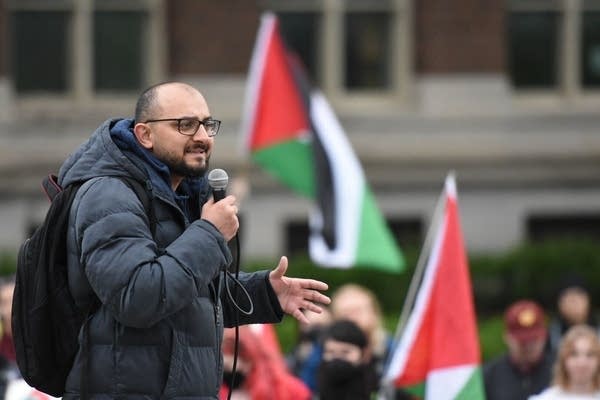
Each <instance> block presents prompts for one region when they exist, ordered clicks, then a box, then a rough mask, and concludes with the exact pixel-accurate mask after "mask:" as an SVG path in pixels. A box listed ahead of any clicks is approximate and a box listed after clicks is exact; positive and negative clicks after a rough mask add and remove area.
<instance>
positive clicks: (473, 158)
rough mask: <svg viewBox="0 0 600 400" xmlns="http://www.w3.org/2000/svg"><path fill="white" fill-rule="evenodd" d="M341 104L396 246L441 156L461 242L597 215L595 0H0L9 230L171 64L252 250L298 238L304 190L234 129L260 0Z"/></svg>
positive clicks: (537, 232)
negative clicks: (275, 173) (66, 162)
mask: <svg viewBox="0 0 600 400" xmlns="http://www.w3.org/2000/svg"><path fill="white" fill-rule="evenodd" d="M266 10H270V11H273V12H275V13H276V14H277V15H278V16H279V18H280V22H281V29H282V32H283V34H284V36H285V38H286V41H287V43H288V45H289V46H290V47H291V48H292V49H294V50H295V51H296V52H297V53H298V54H299V56H300V58H301V59H302V60H303V61H304V63H305V66H306V68H307V70H308V72H309V74H310V76H311V78H312V79H313V81H314V82H315V84H316V85H318V86H319V87H320V88H321V89H322V90H323V91H324V93H325V95H326V96H327V98H328V99H329V100H330V102H331V103H332V105H333V107H334V109H335V110H336V112H337V114H338V117H339V119H340V121H341V123H342V125H343V127H344V128H345V130H346V132H347V134H348V137H349V139H350V141H351V143H352V144H353V146H354V149H355V151H356V153H357V155H358V157H359V158H360V160H361V162H362V165H363V168H364V170H365V174H366V177H367V179H368V181H369V183H370V185H371V187H372V189H373V191H374V193H375V196H376V199H377V201H378V203H379V205H380V207H381V209H382V211H383V213H384V214H385V217H386V218H387V220H388V222H389V223H390V226H391V227H392V230H393V232H394V233H395V235H396V238H397V240H398V243H399V244H400V246H407V245H417V246H418V245H420V244H421V243H422V240H423V238H424V235H425V231H426V229H427V226H428V224H429V220H430V218H431V215H432V213H433V210H434V208H435V204H436V201H437V198H438V196H439V194H440V192H441V190H442V187H443V181H444V178H445V176H446V174H447V173H448V172H449V171H454V172H455V173H456V177H457V183H458V194H459V201H460V207H461V213H462V224H463V230H464V233H465V237H466V241H467V247H468V249H469V251H472V252H487V251H502V250H506V249H509V248H511V247H513V246H515V245H518V244H519V243H521V242H523V241H526V240H538V239H542V238H544V237H548V236H551V235H563V234H588V235H597V233H596V232H595V231H597V229H595V226H596V224H595V222H596V221H598V222H600V133H599V132H598V126H599V125H600V124H599V123H600V116H599V113H598V110H599V109H600V90H599V89H600V0H520V1H514V0H485V1H484V0H454V1H452V2H442V1H438V0H264V1H260V0H256V1H250V0H223V1H218V2H211V1H198V0H118V1H117V0H77V1H76V0H0V220H1V221H2V224H1V225H0V248H2V249H7V250H9V251H10V250H14V249H16V247H17V246H18V244H19V243H20V242H21V241H22V240H23V239H24V238H25V237H26V236H27V234H28V232H30V231H31V229H32V227H33V226H35V225H36V224H37V223H39V222H40V220H41V218H42V217H43V215H44V213H45V210H46V209H47V202H46V200H45V199H44V198H43V197H42V196H41V192H40V190H39V182H40V180H41V177H43V176H44V175H45V174H47V173H49V172H53V171H56V170H57V168H58V166H59V165H60V163H61V162H62V160H63V159H64V158H65V157H66V156H67V155H68V153H69V152H70V151H72V150H73V149H75V148H76V147H77V145H78V144H79V143H81V142H83V141H84V140H85V139H86V138H87V137H88V136H89V135H90V134H91V133H92V132H93V130H94V129H95V128H96V126H98V125H99V124H100V123H101V122H102V121H103V120H104V119H106V118H109V117H113V116H130V115H132V113H133V107H134V103H135V100H136V97H137V94H138V93H139V91H140V90H141V89H143V88H144V87H146V86H148V85H150V84H153V83H156V82H160V81H165V80H182V81H185V82H189V83H191V84H193V85H195V86H196V87H198V88H199V89H200V90H201V91H202V92H203V93H204V94H205V96H206V98H207V100H208V102H209V105H210V106H211V111H212V114H213V115H215V116H217V117H218V118H220V119H222V120H223V126H222V133H220V134H219V136H218V137H217V138H216V149H215V153H214V155H213V158H212V161H211V162H212V166H213V167H219V168H224V169H226V170H228V171H229V173H230V176H231V177H232V178H233V180H234V183H235V187H234V190H239V191H240V193H244V197H243V202H242V228H241V233H240V236H241V239H242V246H243V251H244V254H245V257H246V258H248V257H250V258H256V257H260V258H270V257H276V256H277V255H280V254H285V253H290V252H294V251H298V250H302V249H304V248H306V236H305V235H306V232H307V228H306V224H307V214H308V212H309V210H310V207H311V204H310V202H308V201H307V200H305V199H302V198H298V197H296V196H295V195H293V194H292V193H291V192H290V191H289V190H287V189H286V188H285V187H282V186H281V185H279V184H278V183H277V182H276V181H274V180H273V179H272V178H271V177H269V176H267V175H266V174H264V173H263V172H262V171H260V170H259V169H257V168H256V167H255V166H252V164H251V163H250V162H249V160H248V158H247V157H246V156H245V155H244V154H243V152H242V151H241V150H240V149H241V141H240V138H239V128H240V120H241V113H242V102H243V98H244V92H245V80H246V73H247V70H248V64H249V60H250V57H251V54H252V49H253V45H254V40H255V35H256V30H257V27H258V25H259V21H260V15H261V13H262V12H263V11H266Z"/></svg>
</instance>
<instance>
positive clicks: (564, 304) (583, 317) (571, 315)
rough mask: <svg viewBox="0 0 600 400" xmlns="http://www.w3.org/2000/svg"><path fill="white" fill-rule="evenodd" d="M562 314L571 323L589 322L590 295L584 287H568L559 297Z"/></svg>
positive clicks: (559, 308) (559, 307)
mask: <svg viewBox="0 0 600 400" xmlns="http://www.w3.org/2000/svg"><path fill="white" fill-rule="evenodd" d="M558 310H559V311H560V314H561V315H562V316H563V318H565V319H566V320H567V321H568V322H569V323H571V324H582V323H585V322H587V320H588V314H589V311H590V297H589V295H588V294H587V292H586V291H585V290H583V289H580V288H577V287H573V288H569V289H566V290H565V291H564V293H563V294H562V295H561V296H560V298H559V299H558Z"/></svg>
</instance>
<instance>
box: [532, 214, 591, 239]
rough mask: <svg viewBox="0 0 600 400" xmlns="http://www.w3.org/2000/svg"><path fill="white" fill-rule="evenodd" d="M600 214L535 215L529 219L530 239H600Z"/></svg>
mask: <svg viewBox="0 0 600 400" xmlns="http://www.w3.org/2000/svg"><path fill="white" fill-rule="evenodd" d="M598 224H600V214H578V215H533V216H531V217H529V218H528V219H527V232H528V237H529V239H530V240H532V241H534V242H541V241H544V240H549V239H574V238H575V239H581V238H588V239H592V238H593V239H596V240H597V239H600V232H599V231H598Z"/></svg>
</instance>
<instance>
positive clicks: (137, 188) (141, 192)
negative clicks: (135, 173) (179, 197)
mask: <svg viewBox="0 0 600 400" xmlns="http://www.w3.org/2000/svg"><path fill="white" fill-rule="evenodd" d="M119 179H121V180H122V181H123V182H125V184H127V186H129V188H130V189H131V190H133V192H134V193H135V194H136V196H137V197H138V199H140V201H141V202H142V205H143V206H144V210H146V215H147V216H148V221H149V222H150V232H151V233H152V237H154V236H155V235H156V225H157V223H158V222H157V219H156V213H155V212H154V207H152V198H153V197H154V196H153V194H152V183H151V182H150V181H149V180H147V181H146V182H144V183H142V182H140V181H138V180H137V179H134V178H132V177H130V176H120V177H119Z"/></svg>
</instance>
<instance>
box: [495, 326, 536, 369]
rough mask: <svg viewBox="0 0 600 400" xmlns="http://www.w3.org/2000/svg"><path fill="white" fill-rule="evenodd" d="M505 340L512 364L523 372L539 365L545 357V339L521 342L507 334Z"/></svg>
mask: <svg viewBox="0 0 600 400" xmlns="http://www.w3.org/2000/svg"><path fill="white" fill-rule="evenodd" d="M504 340H505V342H506V345H507V347H508V353H509V355H510V359H511V360H512V362H513V363H514V364H515V365H517V366H518V367H519V368H521V369H523V370H528V369H530V368H532V367H534V366H535V365H537V364H538V363H539V362H540V360H541V359H542V356H543V355H544V347H545V345H546V339H545V338H543V337H542V338H535V339H530V340H519V339H517V338H515V337H513V336H511V335H510V334H505V337H504Z"/></svg>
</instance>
